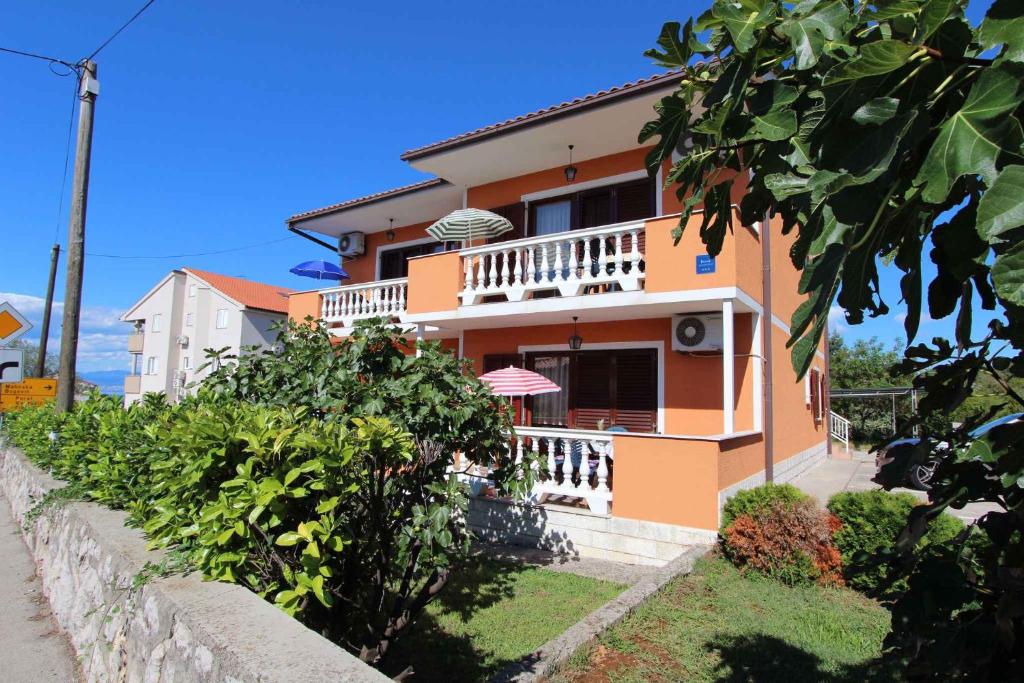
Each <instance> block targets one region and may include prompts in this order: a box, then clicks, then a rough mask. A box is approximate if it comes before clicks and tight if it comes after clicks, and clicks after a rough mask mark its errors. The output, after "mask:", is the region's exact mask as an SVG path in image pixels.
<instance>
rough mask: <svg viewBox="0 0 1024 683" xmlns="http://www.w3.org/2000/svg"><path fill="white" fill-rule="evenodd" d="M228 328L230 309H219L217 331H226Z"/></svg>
mask: <svg viewBox="0 0 1024 683" xmlns="http://www.w3.org/2000/svg"><path fill="white" fill-rule="evenodd" d="M227 327H228V309H226V308H219V309H217V329H218V330H226V329H227Z"/></svg>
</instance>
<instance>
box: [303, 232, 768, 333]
mask: <svg viewBox="0 0 1024 683" xmlns="http://www.w3.org/2000/svg"><path fill="white" fill-rule="evenodd" d="M701 218H702V217H701V216H700V215H696V216H694V217H692V218H691V220H690V223H689V225H687V228H686V230H685V231H684V233H683V236H682V238H681V239H680V240H679V242H678V243H677V242H676V240H675V238H674V237H673V229H674V228H675V227H676V226H677V224H678V218H677V217H676V216H667V217H660V218H651V219H647V220H643V221H632V222H628V223H620V224H616V225H608V226H600V227H596V228H588V229H585V230H573V231H569V232H562V233H557V234H553V235H542V236H537V237H528V238H525V239H520V240H514V241H509V242H500V243H497V244H488V245H483V246H474V247H470V248H467V249H462V250H460V251H449V252H443V253H437V254H429V255H424V256H418V257H413V258H410V259H409V260H408V266H409V276H408V277H407V278H399V279H394V280H383V281H377V282H369V283H362V284H353V285H345V286H342V287H334V288H329V289H323V290H318V291H311V292H302V293H299V294H296V295H293V296H292V297H291V298H290V303H289V313H290V315H291V317H292V318H293V319H295V320H303V319H305V318H306V317H307V316H309V317H312V318H320V319H322V320H323V321H324V322H325V323H327V324H328V325H329V326H330V327H332V328H333V329H334V330H335V334H339V335H344V334H346V330H348V329H350V328H351V327H352V325H353V323H354V322H355V321H356V320H360V319H366V318H373V317H384V318H387V319H389V320H391V321H392V322H396V323H402V324H403V325H408V326H411V325H418V326H419V331H420V333H421V334H423V335H424V336H425V337H426V338H439V337H442V336H445V335H447V336H455V335H457V330H459V329H468V328H469V327H471V326H485V325H487V324H488V323H487V321H488V320H495V321H500V323H501V324H503V325H507V324H511V323H512V320H511V318H510V316H520V315H530V316H531V321H530V324H533V325H543V324H548V323H550V322H554V321H561V320H564V319H565V316H566V313H567V312H569V311H573V310H579V309H584V308H585V309H588V310H589V311H591V313H590V316H591V319H592V320H595V319H596V320H600V319H604V320H614V319H621V315H622V313H623V311H624V310H626V309H628V310H630V311H631V313H633V314H636V315H640V317H645V316H646V317H659V316H665V315H671V314H673V313H677V312H679V310H687V307H688V310H711V309H716V308H718V306H719V305H720V302H721V301H722V300H723V299H730V298H738V299H739V300H740V301H741V302H742V301H744V300H745V301H746V302H747V304H750V303H752V302H754V301H755V300H756V298H757V295H759V293H760V291H761V274H762V269H761V266H760V263H761V246H760V242H759V237H758V234H757V230H756V229H747V228H741V227H737V228H736V229H735V232H734V233H733V235H731V236H730V237H729V239H726V240H725V243H724V244H723V246H722V250H721V252H720V253H719V255H718V256H717V257H716V258H715V259H708V258H707V253H706V250H705V247H704V244H703V243H702V241H701V239H700V230H699V228H700V223H701ZM684 304H685V306H684ZM755 305H756V304H755ZM599 310H600V311H601V312H598V311H599Z"/></svg>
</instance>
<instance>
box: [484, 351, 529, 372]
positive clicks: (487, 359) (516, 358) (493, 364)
mask: <svg viewBox="0 0 1024 683" xmlns="http://www.w3.org/2000/svg"><path fill="white" fill-rule="evenodd" d="M507 367H513V368H521V367H523V357H522V356H520V355H519V354H518V353H489V354H487V355H485V356H484V374H487V373H488V372H494V371H495V370H501V369H502V368H507Z"/></svg>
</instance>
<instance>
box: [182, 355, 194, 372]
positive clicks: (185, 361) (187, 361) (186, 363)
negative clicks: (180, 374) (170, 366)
mask: <svg viewBox="0 0 1024 683" xmlns="http://www.w3.org/2000/svg"><path fill="white" fill-rule="evenodd" d="M191 367H192V359H191V358H189V357H188V356H185V357H184V358H182V359H181V369H182V370H188V369H190V368H191Z"/></svg>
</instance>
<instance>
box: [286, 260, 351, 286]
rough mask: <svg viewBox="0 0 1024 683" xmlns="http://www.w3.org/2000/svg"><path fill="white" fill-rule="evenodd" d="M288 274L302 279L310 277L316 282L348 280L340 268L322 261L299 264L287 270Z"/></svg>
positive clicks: (347, 276) (346, 274)
mask: <svg viewBox="0 0 1024 683" xmlns="http://www.w3.org/2000/svg"><path fill="white" fill-rule="evenodd" d="M288 272H289V273H295V274H296V275H301V276H302V277H312V278H316V279H317V280H339V281H340V280H347V279H348V278H349V275H348V273H346V272H345V271H344V270H343V269H342V268H341V266H338V265H337V264H334V263H331V262H330V261H324V260H323V259H316V260H315V261H306V262H305V263H300V264H299V265H297V266H295V267H294V268H291V269H289V270H288Z"/></svg>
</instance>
